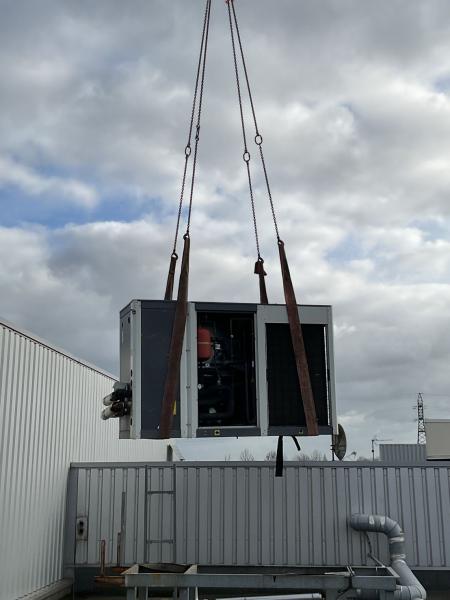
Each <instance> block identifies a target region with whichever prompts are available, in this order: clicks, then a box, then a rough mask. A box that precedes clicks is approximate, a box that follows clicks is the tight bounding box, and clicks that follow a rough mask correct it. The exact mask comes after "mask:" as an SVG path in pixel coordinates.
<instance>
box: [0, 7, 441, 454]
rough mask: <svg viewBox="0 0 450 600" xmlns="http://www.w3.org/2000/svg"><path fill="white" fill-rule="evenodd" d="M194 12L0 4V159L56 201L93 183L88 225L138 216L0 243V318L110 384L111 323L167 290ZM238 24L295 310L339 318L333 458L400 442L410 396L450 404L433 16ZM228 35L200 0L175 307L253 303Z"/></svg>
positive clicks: (339, 10) (267, 219)
mask: <svg viewBox="0 0 450 600" xmlns="http://www.w3.org/2000/svg"><path fill="white" fill-rule="evenodd" d="M203 7H204V3H203V2H200V1H195V2H185V0H173V1H171V2H166V1H163V0H158V1H157V0H154V1H151V2H147V1H143V0H142V1H141V0H139V1H136V2H133V3H132V4H131V5H130V3H123V2H117V1H115V0H113V1H112V2H107V1H97V2H95V3H92V2H85V1H81V2H80V1H69V2H66V3H60V2H56V1H43V2H40V3H39V7H38V6H37V5H36V4H31V3H28V4H27V5H26V10H25V9H24V5H23V4H22V5H21V3H16V2H14V3H13V2H7V3H6V7H5V10H4V13H3V18H2V22H1V24H0V37H1V40H2V42H1V44H2V53H1V55H0V69H1V71H2V79H1V81H0V152H1V155H2V156H4V157H5V160H6V161H10V163H9V164H11V161H13V162H14V164H17V165H18V167H19V168H20V169H21V172H22V173H37V174H39V173H41V171H42V170H43V166H44V167H46V168H47V167H50V169H51V168H54V169H55V170H56V172H58V173H63V175H61V178H62V179H63V180H64V181H65V183H66V184H67V179H69V180H70V179H73V180H74V181H76V182H79V183H80V185H81V186H83V185H85V186H86V189H91V188H93V187H94V186H95V193H96V198H97V199H98V202H100V204H101V205H102V206H103V208H104V213H107V211H108V198H109V197H111V196H115V197H117V196H121V195H123V196H124V197H126V199H127V201H128V202H130V203H134V204H136V205H138V206H139V207H141V210H142V217H141V218H139V219H138V220H136V221H134V222H132V223H117V222H108V221H107V220H106V219H105V221H102V222H98V223H88V224H86V225H83V226H74V225H71V224H67V225H66V226H65V227H62V228H59V229H56V230H50V229H45V228H35V229H20V228H16V229H9V230H7V229H3V230H2V232H1V237H2V241H3V243H1V244H0V252H1V255H2V257H3V260H2V261H1V264H2V266H1V268H0V283H1V285H2V290H4V291H3V293H2V298H1V300H0V313H2V314H3V315H4V316H5V317H7V318H9V319H10V320H13V321H17V322H18V323H19V324H22V325H24V326H26V327H28V328H29V329H30V330H35V331H36V332H37V333H39V334H41V335H43V336H44V337H49V338H50V339H52V340H54V341H55V342H57V343H58V344H60V345H61V346H65V347H67V348H68V349H69V350H71V351H73V352H74V353H76V354H81V355H83V356H85V357H86V358H88V359H90V360H92V361H94V362H98V363H99V364H101V365H102V366H105V367H106V368H108V369H110V370H113V371H116V370H117V344H116V341H117V313H118V310H119V309H120V307H121V306H123V305H124V304H126V303H127V302H128V300H129V299H130V298H132V297H144V296H147V297H161V295H162V291H163V287H164V282H165V275H166V269H167V262H168V257H169V253H170V250H171V248H170V244H171V240H172V235H173V226H174V222H173V219H174V214H175V211H176V207H177V201H178V194H179V187H180V176H181V168H182V163H183V148H184V145H185V143H186V133H187V120H188V116H189V112H190V106H191V95H192V85H193V79H194V69H195V62H196V55H197V51H198V44H199V34H200V28H201V19H202V12H203ZM256 7H257V8H256ZM236 8H237V10H238V14H239V16H240V18H241V33H242V35H243V38H244V42H245V47H246V49H247V59H248V67H249V72H250V76H251V79H252V81H253V83H254V95H255V103H256V109H257V114H258V119H259V123H260V127H261V131H262V133H263V136H264V144H265V154H266V159H267V164H268V168H269V175H270V178H271V182H272V188H273V193H274V198H275V201H276V206H277V210H278V216H279V222H280V230H281V234H282V237H283V238H284V239H285V241H286V245H287V251H288V256H289V259H290V262H291V269H292V273H293V276H294V279H295V282H296V285H297V289H298V296H299V299H300V300H301V301H303V302H317V303H319V302H320V303H331V304H333V305H334V307H335V320H336V360H337V368H338V370H337V374H338V392H339V407H340V411H341V414H342V416H343V420H344V421H345V422H346V423H347V424H348V427H349V430H350V431H349V435H350V440H351V444H353V445H354V446H355V448H357V449H359V450H360V451H361V452H367V447H368V444H369V443H370V437H371V435H373V433H374V431H373V430H374V429H377V430H378V431H379V432H381V433H383V434H384V435H383V437H392V438H394V439H398V440H403V441H406V440H408V439H412V440H413V439H414V423H413V422H412V421H411V420H406V422H405V419H406V417H405V415H408V419H409V417H411V418H412V414H411V411H410V404H411V403H413V401H414V397H415V393H416V391H420V390H427V391H428V392H429V393H430V394H431V393H432V392H433V391H436V390H438V392H439V393H442V391H443V390H444V391H445V389H447V388H448V376H447V368H446V361H448V356H449V354H450V347H449V344H448V343H447V341H446V338H445V335H443V333H442V332H443V329H445V323H448V319H449V317H450V315H449V309H448V308H447V307H448V305H449V302H448V300H449V284H448V281H449V264H448V258H447V256H448V217H449V215H448V206H449V203H448V189H449V178H448V161H447V156H448V155H449V152H450V143H449V141H448V140H449V139H450V135H449V132H450V131H449V130H450V102H449V98H448V96H447V95H446V94H445V93H444V92H442V91H439V90H438V89H437V88H436V80H438V79H442V78H445V77H448V73H449V72H450V63H449V62H448V59H447V57H448V56H449V55H450V53H449V51H450V48H449V46H450V41H449V40H450V36H449V33H450V32H449V23H450V19H449V17H450V7H449V5H448V2H446V1H444V0H443V1H438V0H432V1H431V2H427V3H411V2H409V1H407V0H395V1H394V2H384V3H381V4H380V3H378V4H370V3H366V2H360V1H356V0H344V1H338V0H327V1H325V2H320V3H318V2H301V3H300V2H295V1H293V0H292V1H291V0H282V1H280V2H269V0H258V1H257V2H251V1H246V2H245V1H242V2H237V3H236ZM226 26H227V22H226V7H225V6H224V3H223V2H221V1H220V0H218V1H214V2H213V16H212V25H211V27H212V29H211V40H210V51H211V52H210V56H209V58H208V64H207V74H206V77H207V80H206V88H205V105H204V119H203V123H202V130H201V143H200V149H199V164H198V187H197V192H196V195H195V197H194V212H193V222H192V269H191V290H192V292H191V296H192V297H193V298H195V299H203V298H206V299H211V300H223V299H227V300H241V301H245V300H248V301H253V300H256V299H257V282H256V278H255V276H254V275H253V274H252V269H253V262H254V260H255V249H254V241H253V238H252V235H253V232H252V224H251V220H250V208H249V201H248V192H247V187H246V186H247V181H246V174H245V171H244V167H243V163H242V158H241V157H242V140H241V137H240V130H239V127H240V124H239V116H238V106H237V101H236V95H235V88H234V86H235V82H234V79H233V66H232V58H231V52H230V42H229V38H228V32H227V29H226ZM246 113H247V115H249V113H248V105H247V104H246ZM249 125H250V123H249ZM250 132H251V129H249V139H252V134H251V133H250ZM250 151H251V153H252V163H251V164H252V167H253V168H254V184H255V198H256V209H257V215H258V217H259V220H260V231H259V233H260V240H261V247H262V251H263V256H264V258H265V260H266V265H267V269H268V273H269V277H268V282H267V283H268V287H269V294H270V298H271V299H272V300H273V301H280V300H281V299H282V293H281V289H282V288H281V281H280V275H279V269H278V265H277V249H276V245H275V243H274V232H273V226H272V222H271V215H270V210H269V206H268V202H267V199H266V195H265V188H264V180H263V178H262V173H261V170H260V169H259V168H258V166H257V161H256V160H253V159H256V158H257V155H256V152H255V150H254V144H252V145H251V149H250ZM64 173H69V174H70V175H69V176H68V177H67V178H66V177H65V175H64ZM44 175H45V173H42V176H44ZM58 177H59V175H58ZM16 183H17V182H16ZM61 189H63V188H61ZM81 189H84V188H81ZM54 195H55V196H57V194H54ZM152 199H157V200H158V206H159V208H158V211H156V210H155V208H154V205H153V204H152ZM36 201H39V198H37V199H36ZM54 201H58V202H61V201H64V199H63V198H62V196H61V197H55V198H54ZM430 222H433V223H439V228H434V229H433V228H432V227H431V228H428V229H427V225H426V224H427V223H430ZM430 232H431V233H430ZM349 240H353V246H354V247H353V248H352V246H351V244H350V242H349ZM346 245H347V246H348V256H345V257H344V256H340V254H339V250H340V248H341V247H342V246H344V247H345V246H346ZM333 253H334V256H333ZM440 402H441V401H440ZM442 402H444V401H443V400H442ZM437 405H438V403H435V406H437ZM439 406H444V404H440V405H439ZM388 411H390V414H391V415H393V418H390V417H388ZM395 420H397V421H398V423H396V422H395ZM375 424H376V425H375Z"/></svg>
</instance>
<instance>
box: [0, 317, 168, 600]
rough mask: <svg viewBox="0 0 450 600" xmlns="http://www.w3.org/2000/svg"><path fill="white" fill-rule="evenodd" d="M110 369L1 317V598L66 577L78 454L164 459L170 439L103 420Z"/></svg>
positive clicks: (84, 457)
mask: <svg viewBox="0 0 450 600" xmlns="http://www.w3.org/2000/svg"><path fill="white" fill-rule="evenodd" d="M111 386H112V379H111V377H110V376H108V375H107V374H105V373H103V372H101V371H99V370H96V369H95V368H94V367H92V366H88V365H87V364H86V363H83V362H82V361H79V360H77V359H75V358H73V357H71V356H70V355H68V354H65V353H64V352H63V351H61V350H59V349H55V348H52V347H51V346H50V345H49V344H46V343H45V342H43V341H42V340H39V339H37V338H33V337H32V336H31V335H30V334H26V333H24V332H20V331H18V330H17V329H15V328H14V327H12V326H10V325H8V324H5V323H3V322H0V415H1V418H0V548H1V553H0V600H13V599H15V598H18V597H20V596H22V595H24V594H26V593H29V592H31V591H35V590H37V589H39V588H40V587H43V586H45V585H47V584H49V583H52V582H54V581H56V580H58V579H60V578H61V577H62V546H63V529H64V510H65V498H66V485H67V474H68V470H69V465H70V463H71V462H72V461H84V460H86V461H87V460H90V461H92V460H101V461H109V460H114V461H117V460H162V459H164V457H165V445H164V444H163V443H162V442H151V441H142V442H141V441H139V442H133V441H128V440H120V441H119V439H118V422H117V421H110V422H103V421H101V420H100V411H101V398H102V397H103V396H104V395H106V394H107V393H109V392H110V390H111Z"/></svg>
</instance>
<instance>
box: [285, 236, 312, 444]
mask: <svg viewBox="0 0 450 600" xmlns="http://www.w3.org/2000/svg"><path fill="white" fill-rule="evenodd" d="M278 250H279V253H280V265H281V274H282V277H283V289H284V299H285V302H286V310H287V315H288V321H289V328H290V330H291V339H292V346H293V348H294V357H295V366H296V367H297V375H298V381H299V384H300V393H301V396H302V402H303V408H304V410H305V419H306V429H307V432H308V435H319V428H318V426H317V417H316V407H315V404H314V396H313V392H312V387H311V379H310V376H309V368H308V360H307V358H306V351H305V342H304V340H303V333H302V327H301V325H300V318H299V316H298V306H297V300H296V298H295V292H294V286H293V285H292V280H291V274H290V272H289V265H288V261H287V258H286V252H285V250H284V242H283V241H282V240H279V241H278Z"/></svg>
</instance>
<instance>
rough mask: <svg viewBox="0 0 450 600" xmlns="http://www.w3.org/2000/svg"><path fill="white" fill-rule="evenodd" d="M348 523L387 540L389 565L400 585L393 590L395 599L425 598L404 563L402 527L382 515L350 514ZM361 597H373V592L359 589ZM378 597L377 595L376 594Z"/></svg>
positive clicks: (424, 594)
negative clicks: (383, 535)
mask: <svg viewBox="0 0 450 600" xmlns="http://www.w3.org/2000/svg"><path fill="white" fill-rule="evenodd" d="M350 525H351V526H352V527H353V529H356V530H358V531H373V532H375V533H384V534H385V535H386V536H387V538H388V541H389V554H390V558H391V567H392V568H393V569H394V571H395V572H396V573H397V575H398V576H399V581H400V585H399V586H397V589H396V591H395V593H394V594H395V595H394V597H395V599H396V600H425V599H426V597H427V593H426V591H425V589H424V588H423V586H422V584H421V583H420V581H419V580H418V579H417V577H416V576H415V575H414V573H413V572H412V571H411V569H410V568H409V567H408V565H407V564H406V561H405V558H406V554H405V535H404V533H403V530H402V528H401V527H400V525H399V524H398V523H397V521H394V520H393V519H391V518H390V517H385V516H382V515H352V516H351V519H350ZM360 597H361V598H373V597H374V596H373V592H370V591H369V590H367V592H365V590H361V592H360ZM376 597H378V596H376Z"/></svg>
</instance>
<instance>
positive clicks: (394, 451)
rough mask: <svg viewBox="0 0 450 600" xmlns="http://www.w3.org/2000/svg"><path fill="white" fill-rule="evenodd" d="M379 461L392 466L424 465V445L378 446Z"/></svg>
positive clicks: (425, 458) (425, 456)
mask: <svg viewBox="0 0 450 600" xmlns="http://www.w3.org/2000/svg"><path fill="white" fill-rule="evenodd" d="M380 460H381V461H383V462H389V463H393V464H401V463H424V462H426V460H427V455H426V446H425V445H424V444H380Z"/></svg>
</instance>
